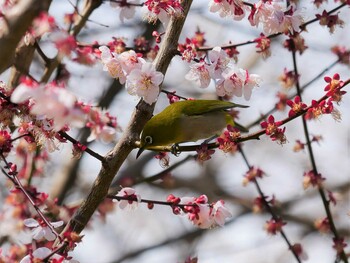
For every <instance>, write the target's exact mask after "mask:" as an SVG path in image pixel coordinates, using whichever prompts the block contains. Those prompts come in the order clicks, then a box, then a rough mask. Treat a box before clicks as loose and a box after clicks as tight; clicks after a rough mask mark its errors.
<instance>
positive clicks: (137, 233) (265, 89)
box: [0, 0, 350, 263]
mask: <svg viewBox="0 0 350 263" xmlns="http://www.w3.org/2000/svg"><path fill="white" fill-rule="evenodd" d="M208 2H209V1H203V0H194V1H193V6H192V8H191V11H190V13H189V15H188V18H187V21H186V23H185V27H184V29H183V32H182V35H181V39H180V43H184V41H185V38H186V37H193V36H194V34H195V32H196V31H197V30H198V29H199V30H200V31H202V32H204V33H205V35H204V36H205V39H206V45H207V46H220V45H224V44H228V43H229V42H230V41H231V42H232V43H241V42H245V41H248V40H253V39H255V38H257V37H259V34H260V33H261V31H262V29H261V28H253V27H251V26H250V24H249V22H248V20H247V17H245V18H244V19H243V20H242V21H234V20H232V19H230V18H224V19H222V18H220V17H219V15H218V14H213V13H210V12H209V11H208ZM338 5H339V3H337V4H334V3H329V4H327V3H325V4H323V5H322V6H321V8H319V9H316V8H315V6H314V5H313V4H312V3H311V2H310V3H309V2H308V3H306V2H305V1H303V2H302V3H298V6H299V7H300V8H301V12H302V14H303V17H304V18H305V21H308V20H310V19H313V18H314V17H315V14H317V13H321V12H322V11H323V9H325V10H330V9H332V8H334V7H336V6H338ZM72 11H73V6H72V4H71V3H70V2H69V1H62V0H56V1H53V2H52V5H51V7H50V9H49V13H50V14H51V15H52V16H54V17H55V19H56V21H57V23H58V24H60V25H62V27H63V28H65V26H64V24H63V18H64V15H65V14H66V13H71V12H72ZM139 11H140V10H137V12H136V16H135V17H134V18H133V19H131V20H125V22H124V23H121V21H120V19H119V13H120V10H118V9H117V8H111V7H110V5H109V3H108V2H106V3H104V4H103V5H101V6H100V7H99V8H98V9H97V10H96V11H95V12H93V14H92V15H91V16H90V18H89V21H88V22H87V26H86V27H85V28H84V29H83V31H82V32H81V33H80V34H79V36H78V40H79V41H80V42H81V43H86V44H91V43H93V42H94V41H98V42H99V43H107V42H109V41H111V39H112V37H116V38H119V37H122V38H125V39H126V43H127V45H128V46H133V40H134V38H136V37H139V36H142V35H143V36H145V37H146V38H147V39H149V40H150V41H152V37H151V33H152V31H153V30H158V31H159V32H163V30H164V28H163V27H162V25H161V24H155V25H149V24H147V23H146V21H145V20H144V19H143V16H142V14H141V12H139ZM339 17H340V18H341V19H342V20H343V21H344V26H343V28H339V27H337V28H336V30H335V32H334V33H333V34H330V33H329V30H328V29H327V28H325V27H321V26H320V25H319V24H318V23H313V24H311V25H309V26H308V27H307V32H303V33H302V36H303V37H304V38H305V45H306V46H307V47H308V48H307V49H306V50H305V52H304V53H303V54H302V55H301V56H300V55H297V63H298V68H299V73H300V83H301V85H304V84H305V83H307V82H309V81H310V80H312V79H313V78H315V77H316V76H317V75H318V74H320V72H322V71H323V70H324V69H326V68H327V67H329V66H330V65H331V64H332V63H333V62H335V61H336V60H337V56H336V55H334V54H333V53H332V52H331V51H330V49H331V48H332V47H333V46H335V45H343V46H345V47H346V48H349V43H350V27H349V24H348V23H349V22H350V21H349V18H350V12H349V8H347V7H345V8H342V9H341V10H340V11H339ZM286 38H287V37H286V36H284V35H281V36H279V37H277V38H274V39H273V40H272V43H271V53H272V54H271V57H269V58H267V59H266V60H264V59H262V57H261V56H260V55H259V54H257V53H256V48H255V45H245V46H242V47H239V48H238V51H239V53H240V54H239V55H238V62H237V66H238V67H240V68H244V69H248V70H249V73H254V74H258V75H260V76H261V78H262V79H263V81H262V83H261V85H260V87H259V88H257V89H254V91H253V95H252V97H251V99H250V100H249V101H245V100H244V99H243V98H233V101H234V102H236V103H241V104H245V105H249V108H247V109H243V110H241V111H240V113H239V122H240V123H241V124H243V125H245V126H251V124H252V123H254V122H255V121H256V120H258V119H259V118H260V116H261V115H262V114H265V113H266V112H268V111H269V110H271V109H273V108H274V106H275V104H276V103H277V102H278V101H279V99H278V98H277V97H276V94H277V93H278V92H283V93H285V94H287V95H288V96H292V95H293V94H295V89H294V88H290V89H285V88H283V87H282V85H281V82H280V81H279V77H280V76H281V75H282V73H283V70H284V68H287V69H288V70H293V64H292V55H291V53H290V52H289V51H288V50H287V49H285V48H284V47H283V42H284V41H285V39H286ZM41 47H42V49H43V50H44V52H45V53H47V54H53V55H54V54H55V48H54V47H53V46H52V45H51V44H50V42H49V41H45V37H44V38H43V39H42V43H41ZM64 62H65V64H66V67H67V70H68V71H69V72H70V74H71V78H70V80H69V88H70V89H71V90H73V91H74V92H75V93H76V94H77V97H78V98H79V99H80V100H81V101H84V102H89V103H95V104H97V105H101V106H102V107H104V108H108V110H109V111H110V113H111V114H113V115H114V116H116V117H117V123H118V125H119V127H120V128H121V130H120V131H119V132H118V137H119V138H120V137H121V134H122V130H123V127H125V126H126V125H127V123H128V120H129V118H130V116H131V113H132V111H133V109H134V107H135V105H136V104H137V102H138V100H137V99H136V98H135V97H132V96H130V95H129V94H128V93H127V92H126V90H125V89H124V87H122V86H121V85H120V84H119V83H118V82H117V81H115V80H113V79H112V78H111V77H110V76H109V75H108V73H107V72H104V71H102V65H101V64H100V63H96V65H95V66H92V67H87V66H83V65H79V64H77V63H74V62H72V61H69V60H66V61H64ZM41 71H42V69H41V68H40V67H35V63H34V65H33V66H32V68H31V72H32V74H33V75H34V76H35V74H41ZM188 71H189V64H188V63H186V62H184V61H182V60H181V58H180V57H175V58H174V59H173V61H172V63H171V65H170V67H169V69H168V74H167V75H166V77H165V82H164V84H163V88H164V89H166V90H168V91H176V94H178V95H181V96H184V97H193V98H208V97H209V98H210V97H211V98H215V87H214V83H211V85H210V87H209V88H207V89H200V88H198V87H195V86H194V84H193V83H191V82H189V81H187V80H186V79H185V75H186V73H187V72H188ZM334 73H339V74H340V76H341V79H343V80H347V79H348V78H349V77H350V71H349V66H348V65H343V64H337V65H335V66H333V67H332V68H330V69H329V71H327V73H325V74H324V76H325V75H327V76H333V74H334ZM8 74H9V72H7V73H5V74H3V75H1V76H0V79H1V80H3V81H6V78H7V75H8ZM324 87H325V82H324V80H323V77H321V78H319V79H317V80H316V81H314V82H313V83H312V84H311V85H309V86H308V87H307V88H306V89H305V91H304V93H303V101H304V102H305V103H307V104H308V105H309V104H310V102H311V100H313V99H316V100H317V99H319V98H321V97H322V96H323V95H324V91H323V90H324ZM347 89H348V88H346V90H347ZM167 105H168V99H167V97H166V95H165V94H160V97H159V100H158V102H157V105H156V109H155V113H158V112H160V111H161V110H162V109H164V108H165V107H166V106H167ZM336 108H337V109H338V110H339V111H340V112H341V116H342V120H341V121H335V120H334V119H333V118H332V117H331V116H330V115H325V116H322V117H321V118H320V119H318V120H312V121H309V122H308V125H309V130H310V134H311V135H313V136H318V135H320V136H322V140H320V141H319V143H313V144H312V146H313V149H314V153H315V158H316V164H317V167H318V170H319V172H320V173H321V174H322V175H323V176H324V177H325V178H326V181H325V188H326V189H328V190H330V191H332V192H334V193H336V197H337V198H338V203H337V206H331V209H332V212H333V216H334V220H335V224H336V227H337V229H338V230H339V233H340V234H341V235H342V236H345V237H348V239H347V242H349V241H350V240H349V235H350V220H349V219H350V218H349V211H350V202H349V201H350V195H349V189H350V162H349V157H350V154H349V144H350V136H349V134H350V130H349V127H350V99H349V94H346V95H345V96H344V98H343V101H342V102H341V103H340V105H339V106H338V105H336ZM274 116H275V118H276V120H280V119H284V118H285V117H287V116H288V108H287V109H286V110H284V111H277V112H275V113H274ZM259 129H260V126H259V125H254V126H251V128H250V132H254V131H258V130H259ZM69 134H70V135H72V136H73V137H74V138H77V139H79V140H81V141H84V140H85V139H86V137H87V136H88V134H87V133H86V131H84V130H81V131H78V130H73V131H70V132H69ZM285 134H286V136H287V140H288V142H287V144H284V145H279V144H277V143H276V142H272V141H271V140H270V138H268V137H266V136H261V138H260V140H252V141H247V142H245V143H244V144H243V146H242V148H243V151H244V153H245V154H246V156H247V158H248V160H249V163H250V165H252V166H256V167H259V168H261V169H262V170H263V171H264V172H265V173H266V175H267V176H266V177H264V178H263V179H262V180H259V183H260V186H261V188H262V191H263V192H264V194H265V195H266V196H269V197H271V196H272V195H274V196H275V198H276V199H277V200H278V205H277V206H276V207H274V210H275V211H276V213H277V214H279V215H280V216H281V217H282V218H283V219H284V221H286V222H287V225H286V226H285V227H284V230H285V233H286V234H287V236H288V238H289V239H290V241H291V242H292V243H293V244H294V243H301V244H302V245H303V248H304V249H305V252H306V253H307V255H308V258H309V259H308V261H307V262H310V263H329V262H334V258H335V251H334V250H333V249H332V245H333V243H332V236H331V235H330V234H321V233H319V232H318V231H317V230H316V229H315V227H314V222H315V220H317V219H320V218H324V217H325V211H324V207H323V205H322V202H321V199H320V196H319V195H318V191H317V189H313V188H309V189H307V190H304V189H303V173H304V172H307V171H309V170H311V164H310V159H309V155H308V153H307V150H306V149H305V150H302V151H300V152H294V151H293V147H294V146H295V141H296V140H300V141H302V142H305V137H304V133H303V128H302V121H301V119H300V118H297V119H295V120H293V121H292V122H290V123H288V124H287V125H286V133H285ZM84 138H85V139H84ZM117 140H118V138H117ZM89 147H90V148H92V149H93V150H95V151H96V152H98V153H100V154H102V155H104V154H106V153H107V152H108V151H109V150H111V149H112V148H113V144H103V143H101V142H93V143H91V144H90V145H89ZM71 151H72V148H71V145H70V144H62V145H61V148H60V150H59V151H57V152H55V153H52V154H50V156H49V161H48V163H47V166H46V168H45V169H46V177H45V178H44V180H42V179H40V180H39V179H38V180H37V181H35V182H34V184H36V185H38V189H39V190H42V191H46V192H49V193H50V196H51V197H52V198H54V197H57V198H58V200H59V202H60V203H61V204H65V205H67V206H69V205H72V204H76V203H78V202H80V201H81V200H82V199H83V198H84V197H85V196H86V195H87V194H88V192H89V189H90V187H91V185H92V183H93V181H94V179H95V178H96V175H97V174H98V171H99V169H100V163H99V161H98V160H96V159H94V158H92V157H91V156H89V155H87V154H84V155H83V157H82V158H81V159H79V160H77V159H73V158H72V155H71ZM194 154H195V153H181V154H180V155H179V156H178V157H176V156H173V155H171V157H170V166H172V165H174V164H176V163H177V162H180V161H181V160H184V159H186V160H187V161H185V162H184V163H183V164H182V165H180V166H178V167H177V168H175V169H173V170H172V171H171V173H170V174H168V175H167V176H164V177H163V180H157V181H155V182H151V183H139V184H137V185H135V186H133V187H134V188H135V189H136V191H137V192H138V193H139V194H140V195H141V196H142V198H147V199H154V200H165V199H166V197H167V196H168V195H169V194H174V195H175V196H180V197H183V196H199V195H201V194H205V195H207V196H208V198H209V201H210V202H215V201H217V200H219V199H223V200H225V202H226V205H227V207H228V208H229V209H230V210H231V211H232V213H233V218H232V219H231V220H230V221H228V222H227V224H226V225H225V226H224V227H217V228H214V229H209V230H201V229H198V228H197V227H195V226H193V225H192V224H191V223H190V222H189V220H188V219H187V218H186V217H181V216H175V215H174V214H173V213H172V210H171V208H169V207H165V206H155V207H154V209H153V210H149V209H148V208H147V206H146V205H144V204H140V205H139V207H138V208H137V209H136V210H132V211H125V210H120V209H119V208H117V207H116V206H115V207H114V209H113V210H112V211H109V212H108V213H107V215H106V216H103V217H102V216H101V215H99V213H98V212H96V214H95V216H94V217H93V218H92V220H91V223H90V226H89V228H87V229H85V230H84V231H83V234H84V235H85V236H84V238H83V242H82V243H80V244H78V246H77V248H76V249H75V250H74V252H73V253H72V256H73V258H74V259H76V260H79V261H80V262H81V263H84V262H88V263H89V262H97V263H112V262H125V263H126V262H128V263H135V262H152V263H158V262H159V263H160V262H184V261H185V259H186V258H188V257H198V260H199V262H201V263H211V262H221V263H226V262H227V263H228V262H235V263H244V262H257V263H272V262H285V263H288V262H296V261H295V259H294V257H293V255H292V253H291V252H290V251H289V250H288V246H287V244H286V243H285V241H284V240H283V239H282V238H281V236H280V235H276V236H271V235H268V234H267V233H266V231H265V230H264V224H265V222H266V221H267V220H269V219H270V218H271V215H269V214H268V213H266V212H264V211H263V212H261V213H253V211H252V208H253V201H254V199H255V198H256V197H258V192H257V190H256V188H255V186H254V185H253V184H248V185H247V186H243V185H242V180H243V176H244V174H245V173H246V172H247V170H248V168H247V166H246V164H245V162H244V160H243V158H242V156H241V155H240V154H239V153H236V154H234V155H231V154H224V153H222V152H220V151H219V150H217V151H216V153H215V154H214V155H213V156H212V159H211V160H209V161H207V162H205V163H204V164H200V163H198V162H196V161H195V160H194V158H192V157H189V156H193V155H194ZM135 155H136V151H134V152H132V154H131V155H130V156H129V157H128V159H127V161H126V162H125V163H124V165H123V167H122V169H121V171H120V173H119V174H118V175H117V177H116V178H117V180H116V181H115V182H114V184H113V189H118V187H119V186H120V185H121V184H124V185H127V184H128V183H129V182H133V181H135V180H142V178H147V177H150V176H152V175H155V174H157V173H160V172H162V171H164V168H162V167H161V166H160V164H159V160H157V159H155V158H153V157H154V155H155V154H154V153H152V152H145V153H144V154H143V155H142V156H141V158H139V159H138V160H136V158H135ZM1 184H2V187H3V183H2V182H1ZM48 189H51V190H50V191H48ZM107 205H108V204H106V206H107ZM101 209H102V208H101ZM102 210H103V209H102ZM0 234H1V232H0ZM2 234H3V233H2ZM18 242H21V241H20V240H19V241H18Z"/></svg>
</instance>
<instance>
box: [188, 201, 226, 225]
mask: <svg viewBox="0 0 350 263" xmlns="http://www.w3.org/2000/svg"><path fill="white" fill-rule="evenodd" d="M181 204H183V205H185V206H184V208H183V212H184V213H185V214H187V216H188V219H189V220H190V221H191V222H192V223H193V224H194V225H196V226H198V227H199V228H202V229H206V228H211V227H214V226H217V225H219V226H223V225H224V224H225V220H226V219H227V218H230V217H232V214H231V212H230V211H229V210H228V209H227V208H226V207H225V206H224V201H223V200H220V201H218V202H216V203H215V204H208V197H207V196H206V195H201V196H200V197H198V198H194V197H183V198H181Z"/></svg>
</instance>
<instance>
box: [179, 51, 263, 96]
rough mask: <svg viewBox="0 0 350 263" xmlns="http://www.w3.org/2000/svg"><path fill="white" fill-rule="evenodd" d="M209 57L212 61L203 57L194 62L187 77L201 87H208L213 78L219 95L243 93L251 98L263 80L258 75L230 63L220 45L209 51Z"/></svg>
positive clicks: (238, 94) (239, 94)
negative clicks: (253, 91)
mask: <svg viewBox="0 0 350 263" xmlns="http://www.w3.org/2000/svg"><path fill="white" fill-rule="evenodd" d="M208 59H209V61H210V63H207V62H205V61H204V59H201V60H200V62H198V63H195V64H192V65H191V66H190V68H191V69H190V72H189V73H187V75H186V79H188V80H190V81H194V83H195V84H196V85H197V86H199V87H201V88H207V87H208V86H209V84H210V81H211V79H213V80H214V81H215V86H216V93H217V95H218V96H220V97H223V96H229V97H232V96H237V97H242V95H243V96H244V98H245V99H246V100H249V99H250V97H251V94H252V89H253V88H254V87H256V86H258V85H259V83H260V81H261V79H260V77H259V76H258V75H256V74H249V73H248V70H244V69H240V68H236V67H235V66H234V65H233V64H232V63H230V58H229V56H228V55H227V53H226V52H225V51H224V50H222V49H221V48H220V47H215V48H213V50H211V51H209V52H208Z"/></svg>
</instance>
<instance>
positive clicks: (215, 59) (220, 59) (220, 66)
mask: <svg viewBox="0 0 350 263" xmlns="http://www.w3.org/2000/svg"><path fill="white" fill-rule="evenodd" d="M208 57H209V60H210V62H211V63H212V64H211V69H212V70H211V71H210V76H211V77H212V78H213V79H220V78H222V73H223V72H224V70H225V69H226V68H227V66H228V64H229V62H230V58H229V57H228V55H227V53H226V52H225V51H224V50H223V49H221V47H214V48H213V49H212V50H211V51H209V52H208Z"/></svg>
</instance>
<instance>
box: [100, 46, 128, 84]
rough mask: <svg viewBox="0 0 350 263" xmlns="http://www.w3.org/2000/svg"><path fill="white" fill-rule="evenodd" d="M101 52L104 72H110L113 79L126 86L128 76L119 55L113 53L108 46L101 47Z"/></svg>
mask: <svg viewBox="0 0 350 263" xmlns="http://www.w3.org/2000/svg"><path fill="white" fill-rule="evenodd" d="M99 50H100V51H101V62H102V64H103V70H104V71H108V73H109V74H110V75H111V76H112V77H113V78H116V79H119V82H120V84H124V83H125V81H126V75H125V72H124V71H123V68H122V66H121V62H120V60H119V58H118V55H117V54H115V53H111V51H110V50H109V48H108V47H106V46H101V47H100V48H99Z"/></svg>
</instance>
